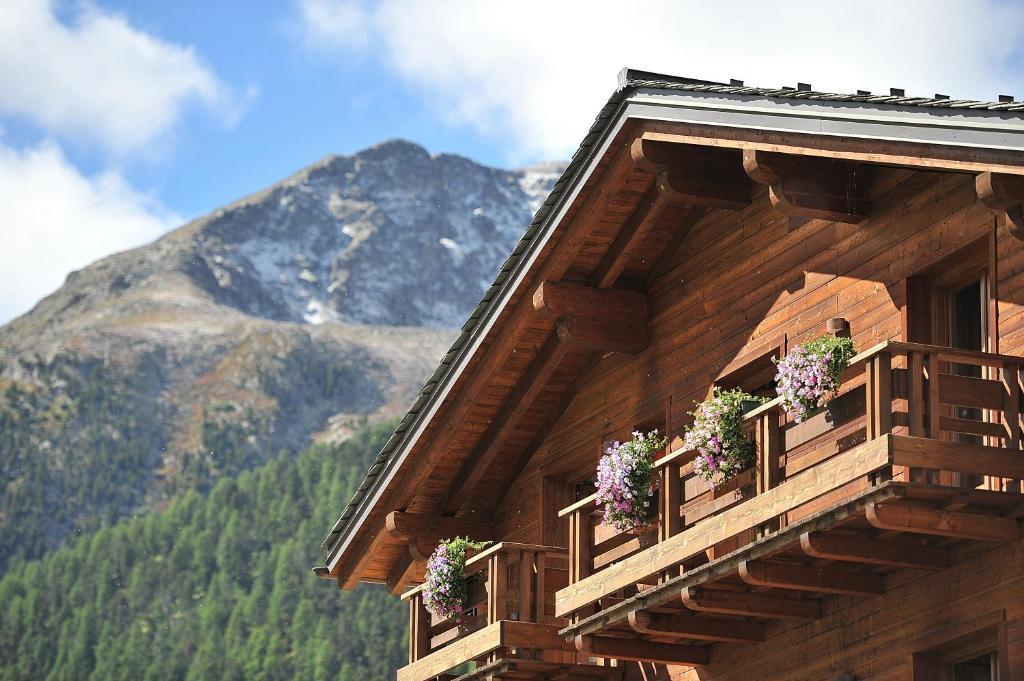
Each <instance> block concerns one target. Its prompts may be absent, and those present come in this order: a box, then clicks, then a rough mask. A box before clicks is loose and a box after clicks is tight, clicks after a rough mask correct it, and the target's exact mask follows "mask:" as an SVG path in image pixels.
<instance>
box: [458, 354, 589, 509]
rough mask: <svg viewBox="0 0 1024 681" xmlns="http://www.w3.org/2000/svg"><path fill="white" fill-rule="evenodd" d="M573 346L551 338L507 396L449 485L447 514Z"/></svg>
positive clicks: (466, 494)
mask: <svg viewBox="0 0 1024 681" xmlns="http://www.w3.org/2000/svg"><path fill="white" fill-rule="evenodd" d="M570 349H571V346H570V345H568V344H567V343H565V342H563V340H562V339H560V337H559V336H558V335H556V334H552V335H551V336H549V337H548V340H547V341H546V342H545V343H544V345H543V346H541V349H540V351H539V352H538V353H537V356H536V357H535V358H534V360H533V362H532V363H531V364H530V368H529V370H527V372H526V374H525V375H524V376H523V377H522V379H521V380H520V381H519V382H518V383H517V384H516V387H515V388H514V389H513V390H512V393H511V394H510V395H509V396H508V397H507V398H506V399H505V403H504V404H503V405H502V407H501V409H500V410H499V411H498V413H497V414H495V416H494V418H493V419H491V422H490V424H489V425H488V426H487V430H486V431H485V432H484V434H483V436H482V437H481V438H480V440H479V441H478V442H477V444H476V446H474V447H473V449H472V451H471V452H470V453H469V456H467V457H466V460H465V461H464V462H463V464H462V466H461V468H460V469H459V472H458V473H457V474H456V476H455V479H454V480H453V481H452V484H451V486H450V487H449V492H448V495H447V496H446V498H445V501H444V502H443V506H444V509H445V511H446V512H447V513H455V512H457V511H458V510H459V509H461V508H462V505H463V504H464V503H465V502H466V500H467V499H468V498H469V495H470V494H471V493H472V492H473V489H474V488H475V487H476V486H477V484H478V483H479V482H480V479H481V478H482V477H483V475H484V473H486V472H487V470H488V468H489V467H490V465H491V463H492V462H493V461H494V458H495V457H496V456H497V455H498V452H499V451H501V446H502V443H504V441H505V439H506V438H507V437H508V436H509V435H511V434H512V433H513V432H515V428H516V426H517V425H518V424H519V421H520V420H521V419H522V418H523V416H524V415H525V414H526V412H527V410H529V408H530V406H531V405H532V404H533V401H534V399H535V398H536V397H537V395H538V394H539V393H540V391H541V390H543V389H544V386H545V385H546V384H547V382H548V379H549V378H550V377H551V374H552V372H554V371H555V369H557V368H558V365H559V363H560V362H561V361H562V358H563V357H565V354H566V353H567V352H568V351H569V350H570Z"/></svg>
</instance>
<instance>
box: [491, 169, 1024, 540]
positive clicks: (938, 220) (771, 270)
mask: <svg viewBox="0 0 1024 681" xmlns="http://www.w3.org/2000/svg"><path fill="white" fill-rule="evenodd" d="M872 195H873V201H874V206H875V207H874V210H873V211H872V214H871V215H870V217H869V218H868V219H866V220H864V221H863V222H862V223H861V224H859V225H847V224H841V223H834V222H829V221H825V220H811V221H809V222H806V223H804V224H803V225H801V226H799V227H796V228H795V229H794V228H791V225H790V220H789V218H788V217H786V216H785V215H783V214H782V213H781V212H780V211H778V210H776V209H774V208H772V207H771V205H770V203H769V200H768V197H767V194H766V192H764V191H760V192H758V193H757V194H756V195H755V198H754V201H753V202H752V204H751V205H750V206H749V207H748V208H746V209H744V210H742V211H724V210H716V211H712V212H710V213H709V214H708V215H707V216H705V217H704V218H703V219H702V220H701V221H700V222H699V223H698V224H697V226H696V227H695V228H694V229H693V231H692V233H691V234H690V236H689V237H688V239H687V242H686V243H685V244H684V246H683V248H682V249H681V255H680V257H679V258H678V260H677V262H676V263H675V265H674V267H672V268H671V269H669V270H668V271H667V272H666V273H665V274H664V275H662V276H661V277H660V278H658V279H657V280H655V281H653V282H651V285H650V288H649V303H650V310H651V316H650V345H649V347H648V348H647V349H646V350H645V351H643V352H642V353H640V354H639V355H636V356H632V357H627V356H623V355H610V356H607V357H605V358H603V359H601V360H600V361H599V362H597V363H596V365H595V366H593V368H591V369H590V370H589V372H588V373H587V374H586V375H585V376H584V378H583V379H582V380H580V381H579V382H578V383H577V385H578V392H577V395H576V397H575V398H574V400H573V402H572V403H571V404H570V406H569V407H568V409H567V410H566V411H565V412H564V414H563V415H562V417H561V418H560V420H559V421H558V424H557V425H556V427H555V428H554V429H553V430H552V432H551V433H550V434H549V436H548V437H547V439H546V440H545V442H544V444H543V445H542V446H541V448H540V449H539V450H538V451H537V452H536V453H535V454H534V455H533V457H532V458H531V460H530V462H529V464H528V466H527V468H526V470H524V471H523V473H522V474H521V475H520V476H519V478H518V479H517V480H516V482H515V483H514V484H513V485H512V487H511V488H510V490H509V493H508V495H507V496H506V497H505V500H504V502H503V504H502V507H501V508H500V509H499V512H498V514H497V516H498V518H499V519H500V524H499V527H498V531H499V536H502V537H506V538H508V539H509V540H514V541H531V542H532V541H540V540H541V536H540V532H541V529H540V528H541V525H542V523H541V518H540V515H541V508H542V504H539V503H537V499H538V498H540V495H541V486H542V481H543V480H544V479H545V478H561V479H565V480H569V481H575V480H578V479H581V478H584V477H587V476H592V475H593V471H594V468H595V466H596V463H597V459H598V458H599V456H600V449H601V443H602V442H604V441H606V440H609V439H616V438H624V437H628V434H629V432H630V431H631V430H632V429H633V428H634V427H636V426H638V425H648V424H658V425H660V424H663V423H664V422H665V421H666V418H667V417H666V415H667V414H670V418H671V424H670V430H671V432H672V433H673V435H678V434H679V433H680V432H681V429H682V427H683V426H684V425H685V424H686V423H687V421H688V418H689V417H688V416H687V412H688V411H690V410H691V409H692V407H693V402H694V400H699V399H702V398H703V397H704V396H705V394H706V392H707V390H708V387H709V385H710V384H711V383H712V381H714V380H715V378H717V377H718V376H719V374H720V373H721V372H722V370H723V368H725V367H726V366H727V365H728V364H729V363H730V362H732V361H733V360H734V359H735V358H737V357H740V356H742V355H744V354H747V353H750V352H753V351H755V350H757V349H758V348H762V347H764V346H765V344H771V343H774V342H777V341H778V338H779V337H780V335H781V334H783V333H784V334H786V337H787V338H788V339H789V342H791V343H792V342H794V341H799V340H801V339H805V338H808V337H811V336H815V335H818V334H820V333H824V330H825V321H826V320H827V319H829V318H831V317H836V316H840V317H845V318H847V319H848V320H850V323H851V332H852V335H853V338H854V340H855V342H856V343H857V346H858V347H859V348H866V347H869V346H871V345H873V344H874V343H877V342H880V341H882V340H885V339H898V338H900V333H901V317H900V314H901V306H902V305H903V304H904V300H903V297H904V279H905V278H906V277H907V276H909V275H911V274H914V273H915V272H918V271H920V270H922V269H924V268H926V267H928V266H929V265H931V264H933V263H935V262H937V261H939V260H941V259H942V258H944V257H946V256H949V255H951V254H953V253H955V252H956V251H957V250H959V249H961V248H963V247H965V246H967V245H969V244H971V243H972V242H974V241H976V240H977V239H979V238H983V237H985V236H987V235H989V234H990V233H991V231H992V230H993V229H994V228H995V224H996V220H995V218H994V217H993V215H992V213H991V212H990V211H989V210H988V209H987V208H986V207H985V206H983V205H982V204H981V203H980V202H979V201H978V200H977V199H976V196H975V190H974V181H973V176H968V175H962V174H953V173H931V172H914V171H907V170H895V169H892V170H890V169H885V170H883V171H882V172H880V173H879V174H878V176H877V177H876V181H875V187H874V188H873V192H872ZM999 244H1000V246H999V248H998V249H997V250H998V265H997V270H998V272H997V282H998V284H997V290H998V293H999V296H1000V300H1001V303H1000V306H999V308H1000V310H999V316H1000V336H1001V337H1002V338H1003V341H1002V343H1001V345H1000V350H1001V351H1003V352H1008V353H1013V352H1018V351H1020V350H1022V349H1024V286H1022V284H1024V256H1022V255H1021V251H1022V250H1024V249H1021V248H1020V247H1019V242H1017V241H1016V240H1014V239H1013V238H1012V237H1010V236H1009V235H1008V234H1006V233H1005V228H1004V229H1002V230H1000V235H999ZM1006 290H1011V291H1013V293H1011V294H1010V295H1009V296H1008V297H1007V296H1006V294H1005V291H1006Z"/></svg>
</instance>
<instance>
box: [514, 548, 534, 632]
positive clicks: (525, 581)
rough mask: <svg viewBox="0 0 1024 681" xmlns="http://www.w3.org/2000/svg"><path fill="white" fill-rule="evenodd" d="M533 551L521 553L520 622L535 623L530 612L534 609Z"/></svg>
mask: <svg viewBox="0 0 1024 681" xmlns="http://www.w3.org/2000/svg"><path fill="white" fill-rule="evenodd" d="M533 555H534V554H533V551H525V550H524V551H520V552H519V605H518V610H519V612H518V613H517V614H518V615H519V621H520V622H533V621H534V620H533V618H532V617H531V616H530V610H531V608H532V607H533V593H532V588H533Z"/></svg>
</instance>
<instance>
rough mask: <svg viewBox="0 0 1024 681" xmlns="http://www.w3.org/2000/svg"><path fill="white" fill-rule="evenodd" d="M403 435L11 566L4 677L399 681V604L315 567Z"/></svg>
mask: <svg viewBox="0 0 1024 681" xmlns="http://www.w3.org/2000/svg"><path fill="white" fill-rule="evenodd" d="M392 426H393V424H390V423H389V424H384V425H381V426H376V427H371V428H366V429H364V430H362V431H360V432H359V433H357V435H355V436H354V437H352V438H351V439H349V440H348V441H346V442H345V443H343V444H341V445H338V446H336V447H327V446H324V445H317V446H313V447H310V448H308V449H306V450H303V451H302V452H301V453H300V454H299V455H298V456H297V457H288V456H283V457H280V458H278V459H274V460H272V461H270V462H269V463H267V464H265V465H263V466H262V467H259V468H256V469H253V470H251V471H248V472H244V473H241V474H240V475H238V476H237V477H234V478H222V479H220V480H219V481H218V482H217V483H216V484H215V485H214V486H213V487H212V489H211V490H210V491H209V492H208V493H206V494H201V493H198V492H194V491H192V492H188V493H186V494H183V495H181V496H179V497H177V498H176V499H175V500H174V501H172V502H170V504H169V505H168V506H167V507H166V508H163V509H161V510H156V511H151V512H148V513H146V514H143V515H140V516H138V517H135V518H131V519H128V520H122V521H120V522H118V523H116V524H114V525H112V526H108V527H104V528H102V529H99V530H97V531H95V532H91V533H87V534H83V535H81V536H79V537H77V538H76V539H74V540H72V541H71V542H69V543H68V544H67V545H66V546H64V547H62V548H60V549H57V550H55V551H51V552H50V553H48V554H47V555H46V556H45V557H44V558H43V559H40V560H35V561H15V562H14V563H12V564H11V565H10V566H9V567H8V570H7V572H6V574H5V575H4V576H3V577H2V579H0V681H14V680H21V679H33V680H38V681H84V680H88V681H113V680H115V679H117V680H124V681H150V680H155V679H185V680H188V681H201V680H202V681H206V680H209V681H213V680H221V679H224V680H241V679H245V680H247V681H257V680H265V681H276V680H281V681H284V680H285V679H287V680H292V679H315V680H316V681H321V680H326V679H330V680H332V681H355V680H356V679H360V680H362V679H387V678H393V675H394V670H395V669H396V668H397V667H398V666H400V665H401V664H403V663H404V655H405V646H406V643H405V637H406V632H405V629H406V621H405V609H404V607H403V604H402V603H400V602H399V601H398V599H396V598H395V597H394V596H390V595H389V594H387V593H386V592H385V590H383V589H379V588H378V589H374V588H367V587H360V588H359V589H357V590H355V591H353V592H342V591H339V590H338V589H337V588H336V587H335V586H334V585H333V584H332V583H330V582H326V581H320V580H317V579H316V578H315V577H314V576H313V573H312V571H311V569H310V568H311V567H312V566H313V565H314V564H315V563H317V561H318V559H320V558H321V556H320V555H318V553H317V546H318V545H319V542H320V540H321V539H322V538H323V534H324V533H325V532H326V529H327V528H329V527H330V526H331V524H332V523H333V521H334V520H335V518H334V517H332V514H335V513H337V510H338V509H340V508H342V507H343V505H344V504H345V503H346V502H347V501H348V499H349V498H350V496H351V494H352V492H353V490H354V489H355V486H356V485H357V484H358V483H359V481H360V480H361V478H362V475H363V473H364V471H365V470H366V468H367V466H368V464H369V462H370V460H371V459H372V457H373V456H374V455H375V454H376V453H377V451H379V449H380V447H381V445H382V444H383V442H384V440H385V439H386V437H387V436H388V434H389V433H390V432H391V429H392Z"/></svg>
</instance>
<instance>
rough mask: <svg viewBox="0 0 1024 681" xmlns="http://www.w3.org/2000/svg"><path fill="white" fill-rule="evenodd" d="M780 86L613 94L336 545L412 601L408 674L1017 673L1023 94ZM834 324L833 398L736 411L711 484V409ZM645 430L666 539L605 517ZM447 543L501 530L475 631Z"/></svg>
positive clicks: (347, 581)
mask: <svg viewBox="0 0 1024 681" xmlns="http://www.w3.org/2000/svg"><path fill="white" fill-rule="evenodd" d="M747 90H750V89H747ZM788 96H789V95H786V94H785V93H775V94H771V93H765V92H763V91H757V92H745V91H744V89H743V88H742V87H739V88H732V90H730V89H729V88H728V87H725V86H722V87H718V86H715V85H714V84H708V83H702V82H699V81H685V80H670V79H669V80H666V79H664V78H662V77H659V78H658V79H653V80H652V79H650V78H647V79H644V80H634V81H630V80H627V81H626V83H625V84H624V87H623V88H622V90H620V92H619V93H617V95H616V96H615V97H613V99H612V102H611V103H610V105H609V107H607V108H606V110H605V112H602V118H599V121H598V124H597V125H595V130H594V131H592V133H591V136H590V137H588V140H589V142H585V144H584V147H583V148H581V151H580V153H579V154H578V155H577V159H576V160H575V161H574V164H573V165H572V166H570V170H569V171H567V178H566V179H565V183H564V185H563V187H562V190H561V193H560V196H559V197H558V199H557V200H556V201H554V202H553V204H552V206H551V209H550V211H549V212H548V214H547V215H546V217H545V218H544V219H543V220H541V221H540V222H539V223H535V225H534V226H533V227H531V231H532V234H531V233H528V237H529V238H528V239H526V240H524V242H523V244H521V245H520V247H519V248H518V249H517V251H519V252H518V253H516V254H513V260H512V261H510V263H512V264H511V265H510V266H509V267H508V268H507V276H505V279H504V281H503V283H502V286H501V287H500V288H499V289H498V290H497V291H496V292H495V293H494V294H493V295H491V297H490V302H489V304H488V306H487V307H486V308H485V310H484V313H483V314H481V315H480V316H479V319H477V320H475V323H476V327H475V328H474V329H473V330H472V333H470V334H469V336H468V337H469V341H467V342H466V343H465V344H464V345H463V346H462V349H461V351H460V352H461V354H460V355H459V356H457V357H456V361H454V362H453V363H452V371H450V372H449V373H448V374H446V375H445V376H444V377H443V380H440V381H438V383H437V385H435V386H433V391H434V392H433V394H432V395H431V396H430V398H429V399H427V400H425V402H426V406H425V407H423V409H422V410H421V411H420V412H419V414H418V417H417V419H415V420H413V425H414V427H413V428H410V429H409V430H408V432H407V434H406V435H405V436H404V438H403V439H402V440H401V441H400V442H399V443H398V446H397V447H396V448H395V450H394V452H393V453H392V454H391V456H390V458H388V459H387V460H386V461H381V463H380V466H379V467H378V468H379V470H377V471H371V477H370V478H368V482H367V484H366V485H365V486H364V489H363V490H362V491H361V492H360V496H357V499H356V500H354V502H353V505H352V506H351V507H350V509H348V510H347V511H346V513H347V514H348V517H343V522H340V523H339V525H338V526H337V527H336V528H335V532H333V533H332V536H331V537H330V538H329V541H328V542H327V544H326V548H328V561H327V565H326V566H324V567H323V568H318V573H319V574H321V575H322V576H325V577H329V578H331V579H336V580H337V581H338V583H339V585H340V586H342V587H343V588H350V587H352V586H354V585H355V584H357V583H358V582H360V581H368V582H377V583H382V584H385V585H386V587H387V588H389V589H391V590H392V591H393V592H394V593H403V592H404V593H405V595H404V598H406V599H407V600H409V602H410V609H411V615H410V664H409V666H408V667H405V668H404V669H402V670H400V671H399V679H403V680H405V681H425V680H426V679H434V678H454V677H456V676H459V677H460V678H464V679H467V681H468V679H470V678H473V679H477V678H479V679H484V678H492V679H496V678H508V679H556V678H565V679H575V678H615V679H634V678H635V679H641V678H643V679H656V678H673V679H687V680H689V679H694V680H696V679H701V680H703V681H724V680H728V679H747V678H751V677H752V676H754V675H756V677H757V678H764V679H780V680H781V679H808V680H810V679H879V680H881V679H907V680H911V679H913V680H914V681H920V680H923V679H972V680H973V679H980V678H983V675H984V674H986V673H987V674H989V676H988V677H984V678H999V679H1001V680H1002V681H1006V680H1007V679H1013V680H1018V679H1020V680H1024V576H1022V575H1024V543H1022V541H1021V530H1020V521H1019V518H1020V517H1021V516H1024V494H1022V481H1024V452H1021V451H1020V450H1021V437H1022V430H1021V429H1022V421H1021V409H1022V404H1024V403H1022V399H1021V390H1022V385H1021V369H1022V368H1024V244H1022V243H1021V240H1020V238H1021V236H1022V235H1024V220H1022V218H1021V214H1022V213H1021V206H1022V204H1024V113H1021V112H1020V111H1021V110H1024V106H1019V107H1016V108H1014V107H1013V106H1002V107H1000V105H998V104H992V105H991V106H989V107H988V108H985V107H982V106H980V105H979V106H975V107H973V108H968V109H962V110H957V109H953V108H951V107H950V108H946V109H944V108H943V104H942V102H941V101H932V102H931V103H930V104H929V105H928V106H921V104H922V103H921V102H917V103H914V102H913V101H911V102H906V103H903V104H892V103H885V102H882V103H875V102H870V101H857V100H850V101H847V100H843V99H841V98H839V97H838V96H829V95H822V96H820V97H819V101H820V102H825V104H824V105H820V104H819V105H816V106H815V107H810V106H806V105H803V104H800V103H799V100H790V99H788V98H787V97H788ZM829 97H832V99H829ZM862 99H865V98H862ZM883 99H884V98H883ZM1004 104H1005V103H1004ZM1009 104H1011V105H1012V104H1013V103H1009ZM854 105H855V108H856V111H853V112H851V111H850V110H849V109H850V107H852V106H854ZM830 107H831V108H830ZM915 107H917V108H915ZM819 109H821V110H819ZM659 112H664V113H659ZM680 112H682V113H680ZM716 116H717V117H718V118H717V119H716ZM736 116H739V117H741V118H737V119H734V118H730V117H736ZM773 116H775V117H778V119H776V118H773ZM742 117H747V118H742ZM766 117H767V118H766ZM815 117H817V118H815ZM719 119H720V120H719ZM748 119H749V120H748ZM810 119H814V121H810ZM743 121H747V124H746V125H741V124H740V123H742V122H743ZM780 121H781V122H780ZM804 122H807V125H806V126H805V128H804V129H800V126H801V125H802V124H803V123H804ZM811 122H813V125H811ZM883 124H884V125H885V126H888V127H886V128H885V132H884V134H883V133H879V132H878V130H879V126H882V125H883ZM901 126H903V127H905V128H907V129H906V130H905V131H904V130H903V129H902V128H901ZM832 128H835V131H832ZM823 130H827V131H829V132H827V133H823V132H821V131H823ZM993 131H997V132H998V135H999V139H998V143H996V140H995V139H994V138H993V139H990V138H985V137H984V136H985V135H989V134H992V133H993ZM972 136H977V137H972ZM489 295H490V294H489ZM471 321H473V320H471ZM827 331H830V332H835V333H848V334H849V335H850V336H851V337H852V338H853V340H854V342H855V344H856V347H857V348H858V349H859V350H860V352H859V354H858V355H857V356H856V357H855V358H854V360H853V361H852V362H851V364H850V367H849V369H848V370H847V372H846V375H845V377H844V381H843V386H842V389H841V391H840V394H839V395H838V396H837V397H836V398H835V399H834V400H833V401H832V403H831V404H830V406H829V408H828V409H826V410H824V411H822V412H821V413H819V414H817V415H816V416H814V417H813V418H811V419H809V420H807V421H806V422H804V423H795V422H793V420H792V419H791V418H789V417H788V416H787V415H786V414H784V413H783V412H782V410H781V409H780V408H779V403H778V400H773V401H771V402H768V403H767V404H766V405H764V406H763V407H760V408H758V409H755V410H753V411H751V412H750V413H748V414H747V416H746V417H745V427H746V428H747V432H748V434H749V437H750V439H751V440H752V441H754V442H755V443H756V451H757V462H756V464H755V466H753V467H752V468H751V469H750V470H748V471H746V472H745V473H743V474H741V475H739V476H738V477H737V478H735V479H734V480H732V481H730V483H729V484H728V485H726V486H724V487H722V488H720V489H712V488H711V487H710V486H709V485H708V484H707V483H705V482H703V481H702V480H700V479H699V478H697V477H696V476H695V475H694V473H693V470H692V468H693V453H692V452H687V451H685V449H684V447H683V446H682V438H681V435H682V433H683V430H684V428H685V427H686V425H687V424H688V422H689V421H690V419H691V417H690V415H689V413H688V412H690V411H691V410H692V409H693V405H694V402H695V401H699V400H702V399H704V398H705V397H706V396H708V394H709V393H710V391H711V390H712V388H713V387H714V386H726V387H743V388H745V389H747V390H750V391H760V390H764V389H765V388H766V386H767V387H770V381H771V378H772V375H773V374H774V368H773V363H772V359H773V358H778V357H780V356H781V355H782V354H784V353H785V352H786V351H787V348H789V347H790V346H791V345H792V344H794V343H796V342H800V341H803V340H806V339H809V338H811V337H814V336H818V335H820V334H822V333H825V332H827ZM655 427H656V428H658V429H660V430H661V431H662V432H667V433H668V435H669V442H668V445H667V446H666V448H665V452H664V453H663V454H662V455H661V457H660V458H659V459H658V462H657V474H658V475H659V478H660V481H661V484H660V487H659V491H658V499H657V503H658V528H657V532H656V533H655V534H654V535H653V536H652V537H638V536H635V535H633V534H629V533H616V532H615V531H614V529H612V528H609V527H605V526H603V525H602V524H601V522H600V517H599V515H598V514H597V513H596V510H597V509H596V507H595V504H594V500H593V497H592V495H591V492H592V491H593V479H594V470H595V466H596V464H597V460H598V459H599V457H600V455H601V452H602V450H603V447H604V445H605V443H606V442H607V441H609V440H616V439H619V440H621V439H627V438H628V436H629V433H630V432H632V431H633V430H635V429H641V430H648V429H651V428H655ZM374 476H375V477H374ZM456 534H459V535H469V536H471V537H473V538H475V539H486V540H492V541H494V542H496V544H495V545H494V546H493V547H492V548H491V549H488V550H487V551H485V552H484V553H483V554H481V555H479V556H476V557H475V558H474V559H472V560H471V561H470V565H469V570H468V574H469V578H470V579H471V580H472V584H471V585H470V593H471V594H473V598H471V600H472V601H473V603H472V605H474V606H475V607H474V610H473V613H474V617H473V618H472V619H471V620H470V621H469V622H466V623H463V624H461V625H458V626H456V625H455V624H454V623H452V622H439V621H436V620H431V618H430V616H429V614H428V613H426V612H425V611H424V609H423V607H422V601H421V600H420V598H419V595H418V589H417V588H415V586H414V585H416V584H418V583H419V582H421V581H422V579H423V570H424V566H425V559H426V557H427V556H428V555H429V553H430V552H431V551H432V550H433V548H434V547H435V546H436V544H437V542H438V540H440V539H442V538H445V537H450V536H454V535H456ZM410 586H413V587H414V588H412V590H409V591H406V589H407V588H408V587H410ZM465 662H473V663H475V666H474V668H473V669H469V670H467V669H466V668H465V666H464V665H463V664H462V663H465ZM971 674H974V675H973V676H972V675H971Z"/></svg>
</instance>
